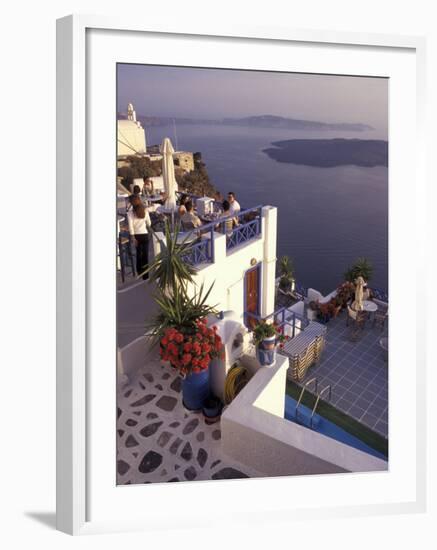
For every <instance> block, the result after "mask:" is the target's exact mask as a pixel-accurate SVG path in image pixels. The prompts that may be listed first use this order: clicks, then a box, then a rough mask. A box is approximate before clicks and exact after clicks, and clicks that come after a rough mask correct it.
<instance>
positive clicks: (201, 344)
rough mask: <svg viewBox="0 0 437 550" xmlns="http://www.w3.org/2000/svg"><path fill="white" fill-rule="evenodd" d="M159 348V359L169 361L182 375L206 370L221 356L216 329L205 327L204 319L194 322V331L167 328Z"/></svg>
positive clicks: (190, 329)
mask: <svg viewBox="0 0 437 550" xmlns="http://www.w3.org/2000/svg"><path fill="white" fill-rule="evenodd" d="M160 348H161V349H160V355H161V359H163V360H164V361H170V364H171V365H172V367H174V368H176V369H178V370H179V372H180V374H182V375H187V374H191V373H192V372H193V373H198V372H200V371H202V370H205V369H207V368H208V366H209V363H210V362H211V360H212V359H214V358H216V357H221V356H222V354H223V344H222V339H221V338H220V336H219V335H218V334H217V327H216V326H215V325H214V326H212V327H209V326H207V320H206V318H205V317H204V318H202V319H198V320H197V321H195V323H194V330H193V327H182V328H180V329H178V328H175V327H170V328H167V329H166V330H165V331H164V335H163V337H162V338H161V339H160Z"/></svg>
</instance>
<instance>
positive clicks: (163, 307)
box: [149, 283, 216, 338]
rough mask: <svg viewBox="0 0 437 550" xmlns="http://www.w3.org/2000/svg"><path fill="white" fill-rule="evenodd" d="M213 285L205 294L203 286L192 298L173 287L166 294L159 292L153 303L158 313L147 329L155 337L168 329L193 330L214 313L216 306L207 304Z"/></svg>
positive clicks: (182, 290)
mask: <svg viewBox="0 0 437 550" xmlns="http://www.w3.org/2000/svg"><path fill="white" fill-rule="evenodd" d="M213 286H214V283H213V284H212V285H211V286H210V287H209V289H208V290H207V291H206V292H205V291H204V286H203V284H202V285H201V286H200V288H199V290H198V291H197V292H196V293H195V294H194V296H192V297H189V296H188V295H187V293H186V291H185V289H181V288H178V287H175V289H174V292H172V293H171V294H168V293H166V292H163V291H162V290H160V292H159V294H158V295H157V296H155V301H156V303H157V304H158V306H159V307H160V313H159V314H158V315H157V316H156V317H155V319H154V320H153V322H152V323H151V325H150V326H149V328H151V330H152V334H153V335H154V336H155V337H158V338H159V337H160V336H162V334H164V332H165V330H166V329H167V328H170V327H178V329H179V330H182V331H186V332H190V331H191V330H195V328H196V322H197V321H198V320H199V319H202V318H203V317H206V316H207V315H209V314H211V313H216V309H215V308H216V306H210V305H208V304H207V300H208V298H209V295H210V294H211V290H212V288H213Z"/></svg>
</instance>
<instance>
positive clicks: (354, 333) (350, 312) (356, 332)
mask: <svg viewBox="0 0 437 550" xmlns="http://www.w3.org/2000/svg"><path fill="white" fill-rule="evenodd" d="M350 320H352V326H351V331H350V333H349V340H350V341H351V342H356V341H357V340H358V339H359V338H360V337H361V335H362V333H363V328H364V325H365V323H366V320H367V313H366V312H365V311H355V310H354V309H352V308H351V307H350V306H347V318H346V326H349V323H350Z"/></svg>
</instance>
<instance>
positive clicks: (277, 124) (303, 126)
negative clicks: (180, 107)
mask: <svg viewBox="0 0 437 550" xmlns="http://www.w3.org/2000/svg"><path fill="white" fill-rule="evenodd" d="M119 118H123V113H119ZM137 118H138V120H140V121H141V123H142V124H143V126H144V127H145V128H147V127H150V126H170V125H172V124H176V125H178V124H193V125H204V124H207V125H214V126H242V127H249V128H282V129H286V130H319V131H324V130H326V131H329V130H331V131H332V130H340V131H349V132H364V131H366V130H373V128H372V126H368V125H367V124H360V123H358V122H357V123H351V122H332V123H329V122H318V121H315V120H301V119H297V118H287V117H282V116H275V115H259V116H249V117H244V118H220V119H213V118H180V117H150V116H137Z"/></svg>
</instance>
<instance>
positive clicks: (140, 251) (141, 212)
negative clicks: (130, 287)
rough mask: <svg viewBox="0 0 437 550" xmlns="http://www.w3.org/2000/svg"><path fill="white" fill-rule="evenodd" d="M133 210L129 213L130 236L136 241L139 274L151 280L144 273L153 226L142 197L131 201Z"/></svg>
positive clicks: (147, 261)
mask: <svg viewBox="0 0 437 550" xmlns="http://www.w3.org/2000/svg"><path fill="white" fill-rule="evenodd" d="M131 204H132V209H131V210H129V212H128V213H127V221H128V226H129V234H130V235H131V238H133V239H134V242H135V249H136V259H137V274H138V275H142V277H143V279H144V280H146V279H148V278H149V274H148V273H144V271H145V270H146V269H147V267H148V263H149V235H148V230H149V227H150V226H151V225H152V224H151V222H150V216H149V212H148V210H147V208H145V206H144V204H143V202H142V200H141V198H140V197H133V198H132V200H131Z"/></svg>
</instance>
